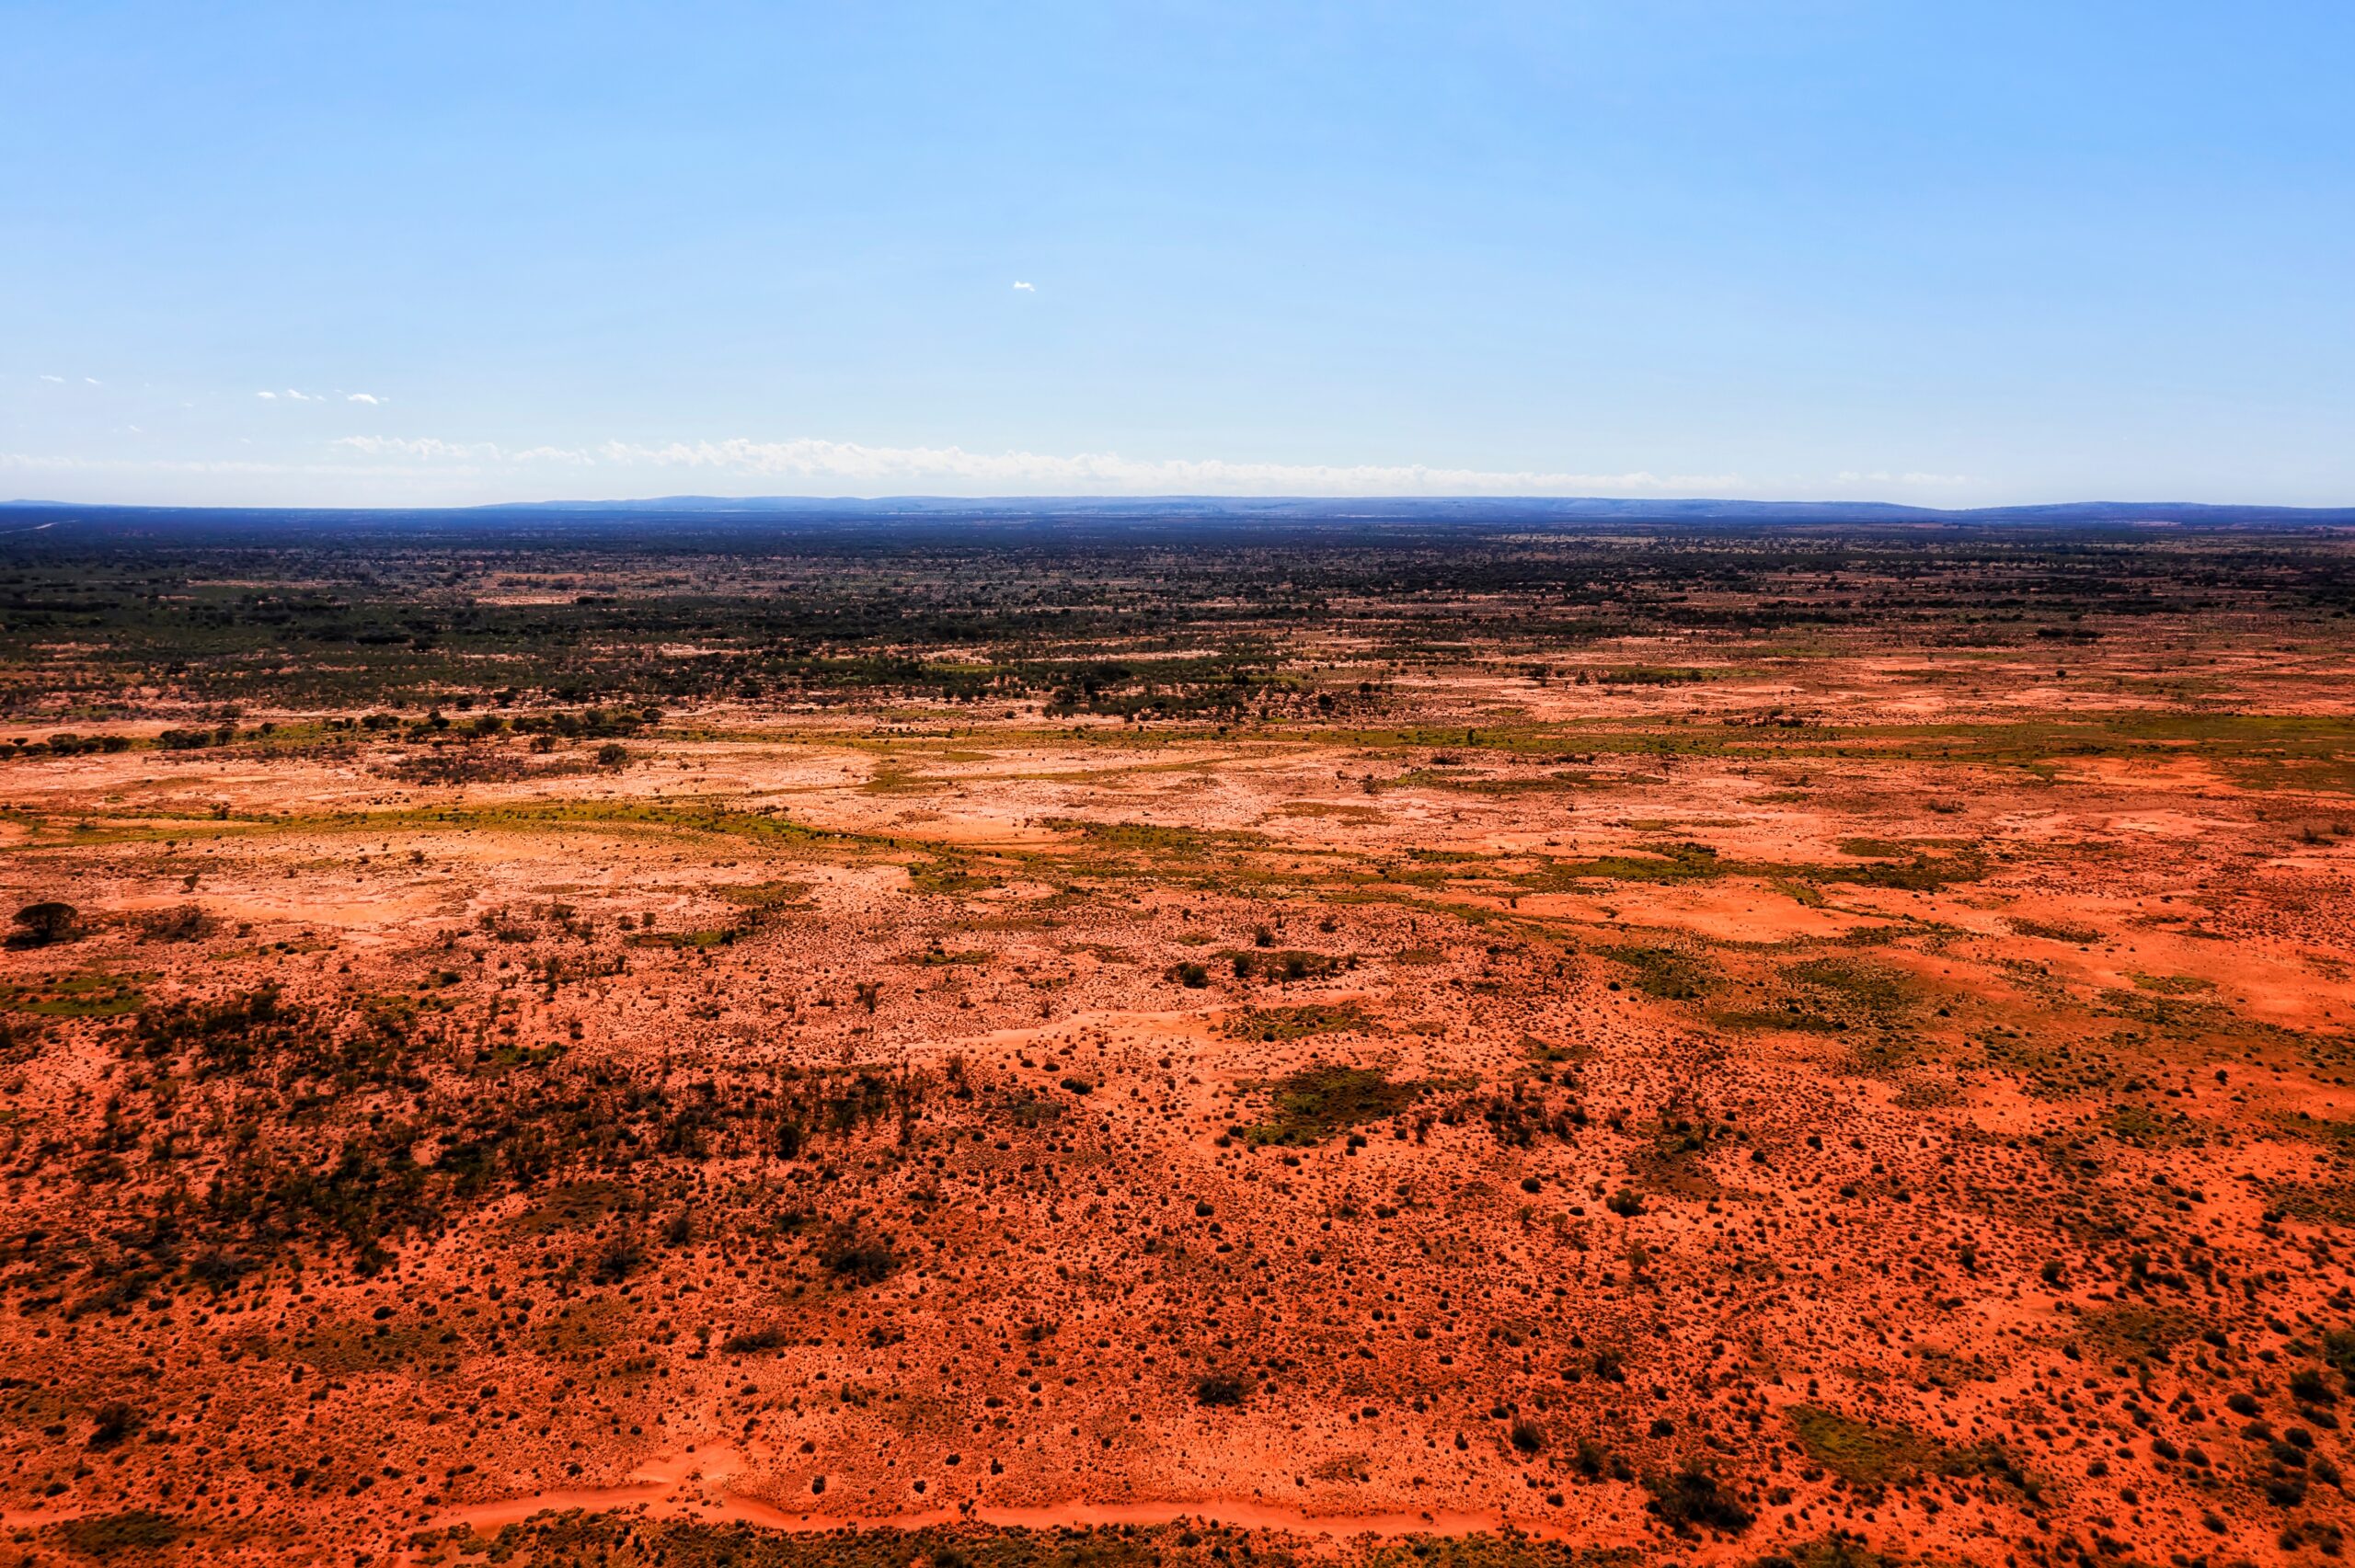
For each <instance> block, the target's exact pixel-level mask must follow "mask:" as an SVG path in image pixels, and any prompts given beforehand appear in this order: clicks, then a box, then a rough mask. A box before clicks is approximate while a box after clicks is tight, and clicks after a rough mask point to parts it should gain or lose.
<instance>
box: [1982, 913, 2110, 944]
mask: <svg viewBox="0 0 2355 1568" xmlns="http://www.w3.org/2000/svg"><path fill="white" fill-rule="evenodd" d="M2004 923H2005V925H2007V926H2010V927H2011V928H2012V930H2014V931H2015V932H2016V933H2019V934H2020V935H2022V936H2034V937H2040V938H2042V939H2043V940H2044V941H2046V942H2069V943H2074V944H2076V945H2077V946H2079V947H2090V946H2092V945H2093V944H2095V943H2097V942H2099V941H2100V940H2101V932H2100V931H2099V930H2098V929H2097V928H2096V927H2093V926H2090V925H2072V924H2070V923H2068V922H2067V921H2039V920H2028V919H2027V918H2026V917H2024V916H2020V915H2007V916H2005V920H2004Z"/></svg>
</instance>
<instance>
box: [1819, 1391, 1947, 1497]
mask: <svg viewBox="0 0 2355 1568" xmlns="http://www.w3.org/2000/svg"><path fill="white" fill-rule="evenodd" d="M1789 1419H1790V1423H1791V1430H1792V1432H1793V1433H1795V1434H1796V1435H1797V1436H1798V1440H1799V1446H1800V1447H1801V1448H1805V1449H1806V1450H1807V1455H1808V1458H1809V1459H1813V1460H1814V1461H1815V1462H1816V1463H1818V1464H1820V1465H1821V1466H1822V1467H1823V1468H1824V1469H1826V1470H1828V1471H1832V1473H1833V1474H1834V1475H1837V1476H1839V1477H1841V1478H1842V1479H1843V1480H1844V1481H1846V1482H1848V1483H1849V1484H1850V1485H1851V1486H1871V1487H1881V1486H1893V1485H1902V1484H1903V1483H1904V1482H1908V1481H1911V1480H1913V1478H1914V1477H1916V1476H1918V1475H1919V1474H1921V1472H1922V1471H1923V1470H1924V1468H1925V1467H1928V1466H1931V1465H1933V1464H1934V1463H1935V1462H1936V1460H1937V1459H1938V1458H1939V1454H1940V1450H1939V1448H1938V1445H1937V1444H1936V1443H1933V1442H1931V1441H1930V1440H1929V1439H1927V1438H1925V1437H1923V1436H1920V1435H1919V1434H1917V1433H1914V1432H1913V1431H1911V1430H1909V1429H1907V1428H1904V1427H1898V1426H1876V1425H1873V1424H1871V1423H1870V1422H1867V1421H1858V1420H1855V1418H1853V1417H1851V1416H1845V1415H1843V1414H1841V1413H1839V1412H1838V1411H1834V1410H1826V1409H1824V1408H1823V1407H1822V1406H1821V1405H1815V1404H1802V1405H1794V1406H1793V1407H1792V1408H1791V1411H1790V1413H1789Z"/></svg>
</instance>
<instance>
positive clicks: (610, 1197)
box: [515, 1182, 630, 1236]
mask: <svg viewBox="0 0 2355 1568" xmlns="http://www.w3.org/2000/svg"><path fill="white" fill-rule="evenodd" d="M629 1206H630V1193H629V1189H628V1188H626V1187H625V1186H623V1185H621V1184H620V1183H618V1182H570V1183H567V1184H566V1185H563V1186H560V1187H557V1188H555V1189H553V1190H552V1191H550V1192H549V1193H548V1195H547V1196H545V1197H543V1198H541V1199H540V1201H539V1202H537V1203H535V1204H534V1205H533V1206H532V1207H529V1208H527V1209H525V1210H524V1211H523V1213H522V1214H520V1215H518V1216H517V1217H516V1219H515V1229H516V1230H520V1231H522V1232H523V1234H524V1235H527V1236H545V1235H547V1234H548V1233H550V1232H551V1231H556V1230H583V1229H585V1228H587V1227H589V1226H592V1225H594V1224H596V1223H597V1222H598V1221H599V1220H602V1219H606V1218H607V1217H608V1216H611V1215H615V1214H618V1213H620V1212H622V1211H623V1210H625V1209H626V1208H628V1207H629Z"/></svg>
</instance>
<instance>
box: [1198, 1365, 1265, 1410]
mask: <svg viewBox="0 0 2355 1568" xmlns="http://www.w3.org/2000/svg"><path fill="white" fill-rule="evenodd" d="M1250 1391H1251V1389H1250V1386H1249V1385H1248V1384H1246V1382H1244V1380H1243V1379H1240V1378H1238V1377H1235V1376H1234V1375H1233V1374H1232V1373H1228V1372H1206V1373H1204V1374H1203V1375H1202V1376H1200V1377H1199V1378H1197V1379H1194V1399H1195V1401H1196V1402H1198V1403H1200V1404H1206V1405H1211V1406H1212V1407H1227V1406H1233V1405H1238V1404H1241V1403H1242V1402H1243V1401H1244V1398H1245V1397H1246V1395H1248V1394H1249V1393H1250Z"/></svg>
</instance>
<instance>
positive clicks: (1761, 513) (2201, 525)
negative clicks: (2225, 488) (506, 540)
mask: <svg viewBox="0 0 2355 1568" xmlns="http://www.w3.org/2000/svg"><path fill="white" fill-rule="evenodd" d="M568 518H570V519H579V520H581V521H595V522H597V523H599V524H602V525H603V527H605V528H610V527H611V526H612V525H613V524H615V523H616V522H620V521H631V520H635V521H648V522H652V521H660V520H662V519H666V518H676V519H680V520H695V521H699V522H701V523H703V524H704V525H705V526H707V527H708V526H710V525H713V524H719V525H721V526H723V527H724V526H726V525H728V524H730V523H736V524H741V523H748V522H756V521H760V520H762V519H775V521H778V522H780V523H783V524H787V525H788V526H791V525H804V526H808V525H821V526H822V525H823V524H826V523H829V522H833V523H859V522H868V523H877V522H889V521H894V520H898V521H909V522H920V523H924V524H930V525H938V524H941V523H948V522H958V521H970V522H991V523H998V524H1014V525H1022V524H1033V525H1041V524H1043V525H1055V524H1063V525H1075V526H1080V527H1086V525H1089V524H1097V525H1109V526H1110V527H1113V528H1115V529H1121V530H1126V529H1127V528H1131V527H1135V526H1140V525H1150V524H1154V523H1163V524H1177V525H1180V526H1185V525H1191V526H1196V527H1209V528H1219V527H1223V526H1237V525H1246V524H1251V523H1267V524H1278V525H1288V526H1290V527H1292V528H1305V529H1309V530H1312V531H1315V532H1332V531H1333V530H1335V529H1337V528H1348V527H1350V526H1368V525H1373V526H1387V527H1394V528H1395V527H1399V526H1406V527H1409V528H1411V527H1414V526H1417V525H1422V526H1427V527H1428V526H1441V527H1446V526H1471V527H1483V528H1500V527H1503V528H1510V527H1515V526H1531V527H1547V526H1562V525H1566V524H1576V523H1581V522H1595V523H1637V524H1640V523H1657V524H1670V525H1673V524H1679V523H1684V524H1694V523H1723V524H1742V523H1759V524H1779V525H1786V526H1804V525H1810V524H1812V525H1819V526H1820V525H1825V524H1841V523H1850V524H1878V525H1880V526H1883V527H1888V526H1898V527H1902V526H1906V525H1918V526H1926V527H1939V526H1944V527H1970V526H1974V525H1978V526H2025V525H2038V524H2041V525H2047V526H2052V527H2062V528H2069V527H2118V526H2134V527H2169V526H2172V527H2177V528H2191V529H2231V528H2311V527H2331V528H2338V527H2350V526H2355V507H2327V508H2323V507H2274V506H2237V505H2218V504H2214V503H2208V502H2191V501H2068V502H2060V503H2055V504H2051V505H2045V506H2022V507H1977V508H1970V509H1954V510H1947V509H1939V508H1936V507H1913V506H1901V505H1898V504H1896V503H1893V502H1888V501H1744V500H1710V499H1697V498H1696V499H1686V500H1634V499H1626V498H1611V497H1600V496H1565V497H1499V496H1465V497H1357V498H1350V497H1342V498H1332V497H1288V496H1262V497H1228V496H1142V497H1102V496H1008V497H994V498H970V497H953V496H892V497H879V498H859V497H809V496H657V497H651V498H644V499H638V500H571V501H517V502H507V503H502V504H499V505H493V506H480V507H446V508H410V507H402V508H357V507H299V508H295V507H289V508H259V507H233V508H205V507H118V506H92V505H86V504H83V503H79V502H70V501H32V500H25V501H7V502H0V521H6V522H7V523H10V524H14V525H17V527H19V528H21V527H22V526H23V525H24V524H27V523H32V522H37V521H52V522H68V521H78V522H89V523H104V522H114V523H117V524H129V525H131V526H133V527H142V526H144V527H150V528H155V527H170V526H172V524H173V522H174V521H175V520H177V521H178V522H179V523H180V524H181V525H183V526H193V527H203V526H205V525H207V524H213V525H215V526H217V525H220V524H223V523H226V522H230V521H233V520H234V521H236V522H238V523H240V524H243V525H247V526H260V527H269V526H270V525H272V524H276V525H280V526H285V527H293V528H298V529H299V528H302V527H304V526H318V525H320V524H324V523H327V522H331V521H332V522H341V523H346V524H361V525H373V526H374V527H377V528H384V527H387V526H390V527H395V528H397V527H399V526H401V525H402V524H404V523H407V524H408V525H409V526H415V527H428V528H431V527H450V526H460V527H463V526H466V525H468V524H473V525H476V526H481V525H484V524H490V525H493V526H496V525H497V523H498V522H499V521H501V520H510V521H519V522H520V521H525V520H529V521H530V522H531V523H532V524H537V525H545V524H548V523H554V522H558V521H561V520H564V519H568Z"/></svg>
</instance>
